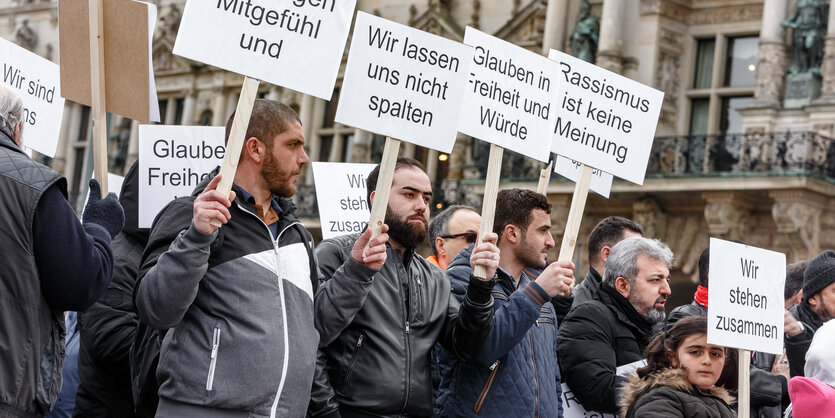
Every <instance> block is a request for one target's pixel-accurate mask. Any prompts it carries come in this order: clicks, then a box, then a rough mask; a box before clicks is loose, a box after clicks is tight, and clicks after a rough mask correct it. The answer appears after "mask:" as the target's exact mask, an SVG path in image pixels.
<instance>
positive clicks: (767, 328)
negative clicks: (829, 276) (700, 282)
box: [707, 238, 786, 354]
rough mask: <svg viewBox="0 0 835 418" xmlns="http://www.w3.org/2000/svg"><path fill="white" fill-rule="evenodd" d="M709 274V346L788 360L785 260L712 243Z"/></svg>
mask: <svg viewBox="0 0 835 418" xmlns="http://www.w3.org/2000/svg"><path fill="white" fill-rule="evenodd" d="M709 271H710V273H709V274H710V277H713V278H720V279H719V280H711V281H710V287H708V300H709V301H710V305H709V306H708V310H707V324H708V327H707V342H708V343H711V344H717V345H722V346H725V347H734V348H742V349H746V350H756V351H761V352H765V353H771V354H782V352H783V315H784V310H785V307H784V304H783V286H784V284H785V281H786V256H785V254H782V253H777V252H774V251H769V250H765V249H761V248H756V247H751V246H748V245H745V244H737V243H734V242H729V241H723V240H720V239H716V238H711V239H710V269H709Z"/></svg>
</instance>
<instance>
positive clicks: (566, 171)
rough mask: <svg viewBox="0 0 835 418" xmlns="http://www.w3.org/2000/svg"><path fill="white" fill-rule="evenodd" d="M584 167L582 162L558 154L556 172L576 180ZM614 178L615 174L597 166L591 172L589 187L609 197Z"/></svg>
mask: <svg viewBox="0 0 835 418" xmlns="http://www.w3.org/2000/svg"><path fill="white" fill-rule="evenodd" d="M582 167H583V164H582V163H579V162H577V161H574V160H572V159H569V158H565V157H563V156H562V155H557V158H556V164H555V165H554V172H555V173H557V174H559V175H561V176H563V177H565V178H567V179H569V180H571V181H574V182H576V181H577V180H579V179H580V169H581V168H582ZM612 180H613V176H612V175H611V174H609V173H607V172H605V171H603V170H598V169H596V168H595V169H593V170H592V172H591V183H590V184H589V188H590V189H591V190H592V191H593V192H595V193H597V194H599V195H601V196H603V197H605V198H607V199H608V198H609V193H610V192H611V191H612Z"/></svg>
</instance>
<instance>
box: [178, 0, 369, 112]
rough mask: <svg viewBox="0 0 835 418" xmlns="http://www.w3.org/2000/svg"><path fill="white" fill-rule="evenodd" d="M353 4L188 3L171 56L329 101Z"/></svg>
mask: <svg viewBox="0 0 835 418" xmlns="http://www.w3.org/2000/svg"><path fill="white" fill-rule="evenodd" d="M355 6H356V0H217V1H207V0H189V1H188V2H187V3H186V7H185V10H184V11H183V19H182V22H181V23H180V30H179V32H178V34H177V41H176V43H175V44H174V53H175V54H177V55H181V56H183V57H186V58H190V59H193V60H196V61H200V62H204V63H206V64H210V65H214V66H216V67H220V68H223V69H226V70H229V71H233V72H236V73H239V74H245V75H247V76H250V77H253V78H256V79H259V80H263V81H268V82H270V83H273V84H276V85H279V86H284V87H287V88H291V89H293V90H296V91H299V92H302V93H305V94H309V95H312V96H316V97H319V98H322V99H325V100H330V98H331V96H332V95H333V86H334V83H336V76H337V73H338V71H339V65H340V63H341V62H342V53H343V51H344V49H345V41H346V39H347V38H348V30H349V29H350V27H351V19H352V18H353V15H354V7H355Z"/></svg>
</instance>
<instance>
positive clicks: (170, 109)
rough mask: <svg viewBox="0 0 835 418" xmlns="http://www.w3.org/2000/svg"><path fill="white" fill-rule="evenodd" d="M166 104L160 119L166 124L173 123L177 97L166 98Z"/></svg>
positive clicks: (175, 115)
mask: <svg viewBox="0 0 835 418" xmlns="http://www.w3.org/2000/svg"><path fill="white" fill-rule="evenodd" d="M167 100H168V105H167V106H166V107H165V115H160V116H162V120H163V121H164V122H165V124H166V125H173V124H174V118H175V117H177V99H167Z"/></svg>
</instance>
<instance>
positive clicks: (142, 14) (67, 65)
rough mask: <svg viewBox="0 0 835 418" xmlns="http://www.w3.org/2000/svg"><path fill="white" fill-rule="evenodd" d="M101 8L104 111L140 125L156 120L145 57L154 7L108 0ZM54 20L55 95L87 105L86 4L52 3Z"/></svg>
mask: <svg viewBox="0 0 835 418" xmlns="http://www.w3.org/2000/svg"><path fill="white" fill-rule="evenodd" d="M103 6H104V7H103V10H102V11H103V20H102V25H101V26H102V27H100V28H98V29H99V32H101V33H102V34H103V37H102V38H101V40H103V41H104V42H103V43H104V46H103V51H102V55H103V57H102V58H101V60H102V62H101V66H102V67H104V74H103V77H104V86H103V87H102V88H103V91H105V100H104V101H105V103H106V110H107V111H108V112H111V113H115V114H119V115H122V116H125V117H127V118H130V119H134V120H137V121H140V122H143V123H148V122H159V120H160V117H159V102H158V101H157V91H156V83H155V82H154V71H153V65H154V64H153V60H152V58H151V48H152V43H153V34H154V26H155V24H156V20H157V8H156V6H155V5H153V4H149V3H143V2H139V1H133V0H108V1H106V2H104V3H103ZM58 20H59V22H60V25H58V31H59V40H60V48H59V52H60V56H61V61H60V62H61V94H62V95H63V97H65V98H67V99H69V100H72V101H74V102H78V103H81V104H85V105H88V106H93V94H92V88H93V85H92V81H91V77H90V76H91V74H94V71H93V68H92V65H91V59H92V57H91V53H90V51H91V44H90V33H91V27H90V24H89V22H90V13H89V4H88V2H87V1H70V0H64V1H60V2H58ZM93 33H96V30H95V29H94V30H93ZM94 75H96V74H94Z"/></svg>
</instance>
